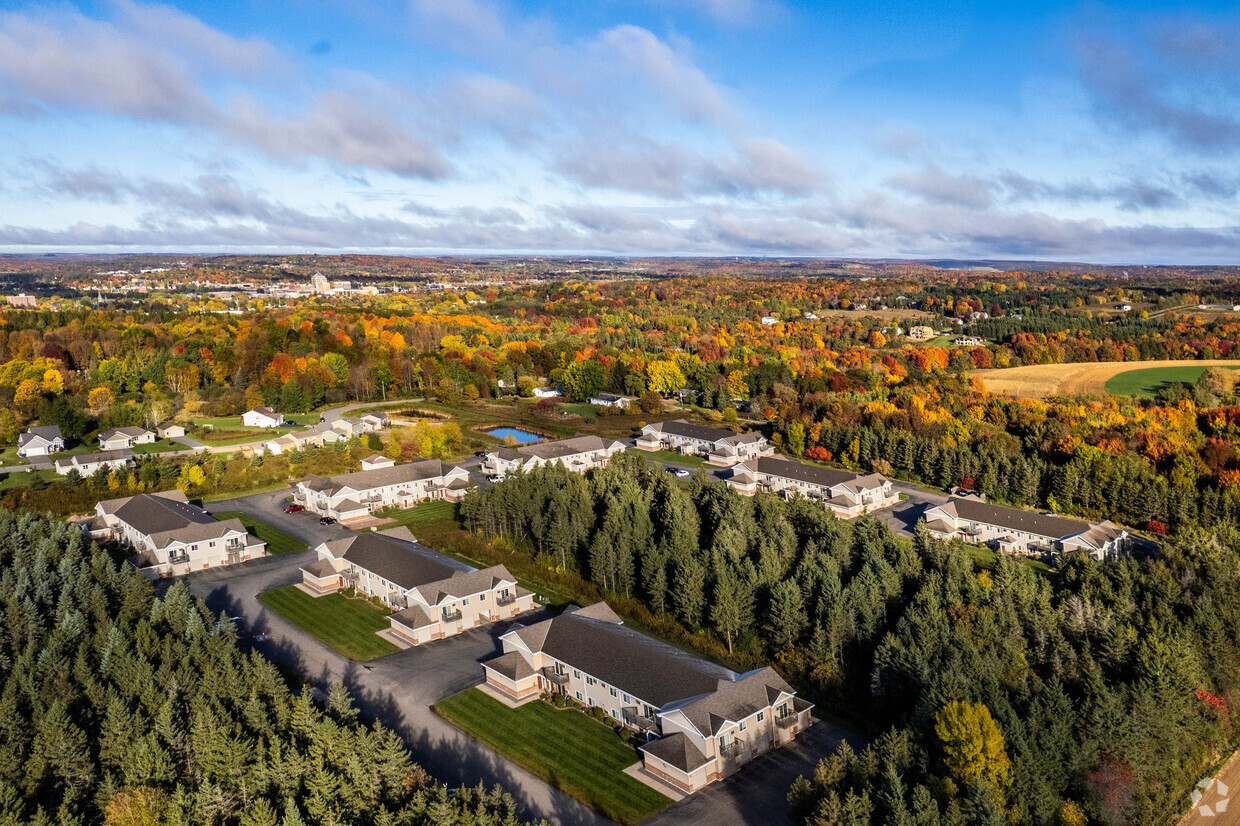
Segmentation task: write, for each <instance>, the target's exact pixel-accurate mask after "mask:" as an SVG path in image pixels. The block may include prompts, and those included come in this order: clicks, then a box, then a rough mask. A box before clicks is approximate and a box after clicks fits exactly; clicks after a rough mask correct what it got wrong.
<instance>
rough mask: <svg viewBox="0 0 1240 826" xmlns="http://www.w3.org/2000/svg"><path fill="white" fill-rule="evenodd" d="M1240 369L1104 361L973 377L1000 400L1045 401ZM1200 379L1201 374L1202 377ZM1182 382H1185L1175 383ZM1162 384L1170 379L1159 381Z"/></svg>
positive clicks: (1226, 363)
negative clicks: (1122, 379)
mask: <svg viewBox="0 0 1240 826" xmlns="http://www.w3.org/2000/svg"><path fill="white" fill-rule="evenodd" d="M1207 367H1240V362H1237V361H1235V360H1234V359H1203V360H1200V361H1173V360H1164V361H1103V362H1087V363H1080V364H1029V365H1026V366H1024V367H1006V368H1001V369H997V370H977V371H975V372H974V373H973V375H974V376H975V377H977V378H979V379H981V380H982V382H983V384H985V385H986V389H987V390H988V391H990V392H991V393H993V394H995V395H996V396H1015V397H1017V398H1034V399H1041V398H1045V397H1047V396H1090V395H1093V396H1100V395H1102V394H1104V393H1108V392H1112V391H1110V390H1109V389H1108V387H1107V383H1108V382H1109V381H1110V380H1111V379H1113V378H1115V377H1116V376H1119V375H1120V374H1122V373H1129V372H1134V371H1139V372H1148V371H1154V370H1158V369H1165V368H1175V369H1185V368H1190V369H1191V368H1198V369H1200V370H1204V369H1205V368H1207ZM1198 375H1200V373H1198ZM1173 380H1174V381H1181V380H1182V379H1173ZM1158 381H1159V382H1161V381H1166V379H1158Z"/></svg>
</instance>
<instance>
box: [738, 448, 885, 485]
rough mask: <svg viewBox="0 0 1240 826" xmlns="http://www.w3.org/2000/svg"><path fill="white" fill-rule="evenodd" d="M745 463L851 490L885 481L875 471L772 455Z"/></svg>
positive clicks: (763, 470) (786, 476)
mask: <svg viewBox="0 0 1240 826" xmlns="http://www.w3.org/2000/svg"><path fill="white" fill-rule="evenodd" d="M745 464H746V465H754V466H755V469H756V470H757V471H758V472H759V473H765V474H768V475H770V476H779V477H781V478H784V479H795V480H796V481H798V482H808V483H809V484H811V485H822V486H824V487H834V486H836V485H847V486H848V487H849V488H851V489H852V490H867V489H870V488H879V487H882V486H883V482H885V481H887V480H886V478H885V477H883V476H882V475H880V474H877V473H870V474H866V475H862V474H858V473H850V472H848V471H846V470H835V469H834V468H827V467H818V466H817V465H806V464H802V463H801V462H794V461H792V460H791V459H782V458H776V457H774V456H760V457H759V458H758V459H756V460H754V461H753V462H746V463H745Z"/></svg>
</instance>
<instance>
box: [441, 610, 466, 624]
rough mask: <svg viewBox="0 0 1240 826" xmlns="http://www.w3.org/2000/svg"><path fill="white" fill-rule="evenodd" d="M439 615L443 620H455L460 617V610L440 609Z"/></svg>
mask: <svg viewBox="0 0 1240 826" xmlns="http://www.w3.org/2000/svg"><path fill="white" fill-rule="evenodd" d="M439 616H440V617H441V618H442V619H443V621H444V622H456V621H457V620H459V619H460V618H461V612H460V610H456V611H442V612H440V615H439Z"/></svg>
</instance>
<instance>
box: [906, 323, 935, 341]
mask: <svg viewBox="0 0 1240 826" xmlns="http://www.w3.org/2000/svg"><path fill="white" fill-rule="evenodd" d="M908 337H909V338H911V339H912V340H913V341H929V340H930V339H932V338H934V328H933V327H927V326H926V325H924V324H918V325H917V326H915V327H909V328H908Z"/></svg>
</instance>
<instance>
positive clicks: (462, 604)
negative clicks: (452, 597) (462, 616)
mask: <svg viewBox="0 0 1240 826" xmlns="http://www.w3.org/2000/svg"><path fill="white" fill-rule="evenodd" d="M466 605H469V597H465V598H464V599H463V600H461V606H462V607H464V606H466Z"/></svg>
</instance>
